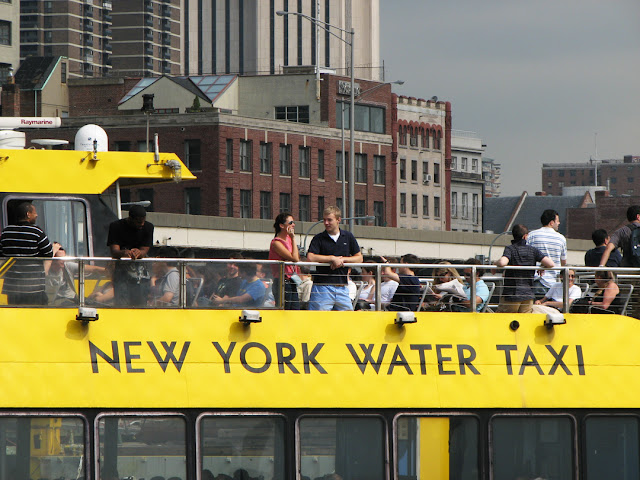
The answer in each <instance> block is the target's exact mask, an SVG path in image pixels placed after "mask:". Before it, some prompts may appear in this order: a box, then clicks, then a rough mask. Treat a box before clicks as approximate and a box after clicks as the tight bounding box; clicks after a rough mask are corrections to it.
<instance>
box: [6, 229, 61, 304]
mask: <svg viewBox="0 0 640 480" xmlns="http://www.w3.org/2000/svg"><path fill="white" fill-rule="evenodd" d="M0 256H1V257H16V263H15V264H14V265H13V266H12V267H11V268H10V269H9V271H7V272H6V273H5V275H4V284H3V287H2V293H4V294H9V293H39V292H44V291H45V275H44V264H43V261H42V260H35V259H33V260H32V258H33V257H52V256H53V246H52V245H51V242H50V241H49V238H48V237H47V235H46V234H45V233H44V231H43V230H42V229H41V228H40V227H37V226H35V225H31V224H30V223H27V222H21V223H20V224H18V225H9V226H8V227H6V228H5V229H4V230H3V231H2V234H0ZM21 257H27V259H24V260H23V259H22V258H21Z"/></svg>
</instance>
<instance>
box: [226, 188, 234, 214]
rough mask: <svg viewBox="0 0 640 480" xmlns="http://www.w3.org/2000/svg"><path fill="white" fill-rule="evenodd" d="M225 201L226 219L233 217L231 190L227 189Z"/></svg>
mask: <svg viewBox="0 0 640 480" xmlns="http://www.w3.org/2000/svg"><path fill="white" fill-rule="evenodd" d="M225 192H226V201H227V217H233V188H227V189H226V190H225Z"/></svg>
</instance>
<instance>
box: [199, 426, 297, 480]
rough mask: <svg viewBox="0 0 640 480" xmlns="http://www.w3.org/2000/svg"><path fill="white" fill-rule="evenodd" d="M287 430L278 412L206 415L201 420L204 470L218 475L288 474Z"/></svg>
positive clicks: (261, 476)
mask: <svg viewBox="0 0 640 480" xmlns="http://www.w3.org/2000/svg"><path fill="white" fill-rule="evenodd" d="M284 432H285V422H284V419H283V418H281V417H277V416H259V415H255V416H253V415H252V416H243V417H240V416H236V417H234V416H227V415H215V416H213V415H212V416H208V415H207V416H204V417H203V418H202V419H201V421H200V424H199V444H200V455H201V457H200V462H201V466H202V467H201V468H202V471H203V472H204V471H205V470H209V471H210V472H211V473H212V474H213V476H214V477H215V478H222V477H223V476H224V478H264V479H272V478H285V477H286V474H285V446H284V443H285V442H284ZM243 471H244V472H246V473H244V472H243ZM227 476H228V477H227ZM202 478H209V477H207V476H205V475H204V474H203V476H202ZM211 478H212V477H211Z"/></svg>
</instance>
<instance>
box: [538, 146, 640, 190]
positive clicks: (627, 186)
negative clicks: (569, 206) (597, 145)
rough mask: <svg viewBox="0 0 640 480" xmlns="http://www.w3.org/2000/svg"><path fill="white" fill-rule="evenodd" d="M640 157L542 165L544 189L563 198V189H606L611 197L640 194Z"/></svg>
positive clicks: (630, 156) (627, 156) (632, 156)
mask: <svg viewBox="0 0 640 480" xmlns="http://www.w3.org/2000/svg"><path fill="white" fill-rule="evenodd" d="M639 185H640V156H636V155H625V156H624V157H623V158H620V159H617V158H615V159H607V160H590V161H589V162H584V163H543V164H542V190H544V191H545V192H547V194H549V195H562V190H563V188H564V187H575V186H605V187H607V188H608V189H609V192H610V194H611V195H612V196H616V195H633V196H638V195H640V187H639Z"/></svg>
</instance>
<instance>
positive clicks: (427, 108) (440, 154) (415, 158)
mask: <svg viewBox="0 0 640 480" xmlns="http://www.w3.org/2000/svg"><path fill="white" fill-rule="evenodd" d="M395 98H396V109H397V128H396V129H395V131H394V135H395V136H396V139H395V141H396V147H395V148H396V150H395V152H394V153H395V154H396V155H397V158H396V168H395V171H396V183H397V194H396V199H395V200H396V205H397V206H396V211H397V215H398V218H397V224H398V227H400V228H411V229H419V230H447V217H448V215H447V212H448V198H447V197H448V195H447V192H448V184H447V179H448V177H447V175H446V174H445V172H446V162H445V159H446V155H445V154H446V152H447V137H446V135H445V133H446V119H447V114H449V117H450V114H451V111H450V109H449V110H447V105H448V104H447V103H445V102H438V101H437V100H435V99H434V100H428V101H427V100H424V99H416V98H414V97H405V96H399V97H395Z"/></svg>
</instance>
